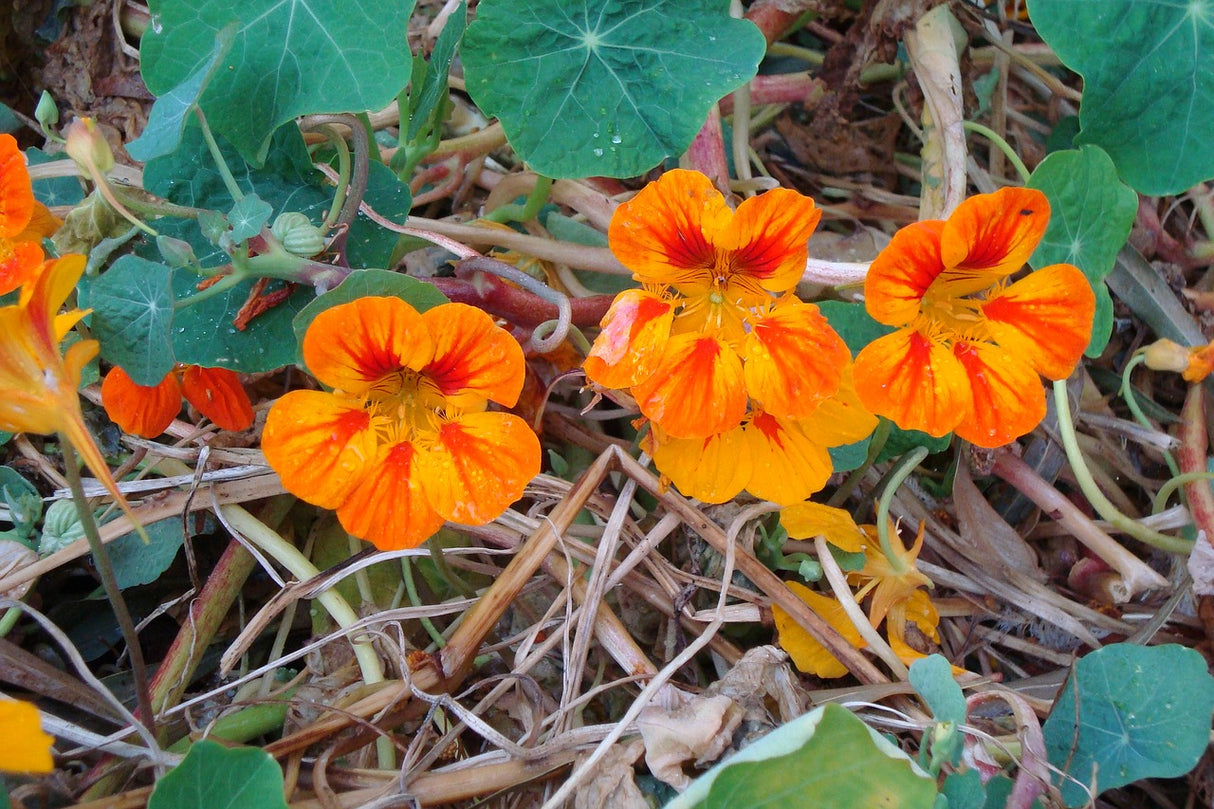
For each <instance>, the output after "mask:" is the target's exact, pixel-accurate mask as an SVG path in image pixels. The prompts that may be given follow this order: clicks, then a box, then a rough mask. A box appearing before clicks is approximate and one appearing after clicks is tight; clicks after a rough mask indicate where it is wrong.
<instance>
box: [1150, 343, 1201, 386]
mask: <svg viewBox="0 0 1214 809" xmlns="http://www.w3.org/2000/svg"><path fill="white" fill-rule="evenodd" d="M1143 360H1144V364H1145V365H1146V366H1147V367H1148V368H1150V369H1151V370H1153V371H1173V372H1175V373H1178V374H1180V375H1181V376H1182V377H1183V378H1184V381H1185V382H1188V383H1190V384H1192V383H1196V382H1201V381H1203V380H1204V379H1205V378H1206V377H1207V376H1209V375H1210V374H1211V373H1212V372H1214V343H1208V344H1206V345H1204V346H1193V347H1191V348H1185V347H1184V346H1182V345H1180V344H1179V343H1175V342H1173V341H1171V340H1169V339H1167V338H1166V337H1164V338H1161V339H1159V340H1156V341H1155V342H1153V343H1151V344H1150V345H1149V346H1147V347H1146V348H1145V349H1143Z"/></svg>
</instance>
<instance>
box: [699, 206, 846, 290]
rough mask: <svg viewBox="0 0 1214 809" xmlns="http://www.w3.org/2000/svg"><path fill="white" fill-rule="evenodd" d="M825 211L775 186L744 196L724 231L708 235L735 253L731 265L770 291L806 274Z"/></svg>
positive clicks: (792, 284)
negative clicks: (813, 238)
mask: <svg viewBox="0 0 1214 809" xmlns="http://www.w3.org/2000/svg"><path fill="white" fill-rule="evenodd" d="M821 218H822V211H821V210H820V209H818V208H817V207H816V206H815V205H814V201H813V200H812V199H810V198H809V197H807V196H804V195H802V194H799V193H797V192H796V191H793V190H792V189H790V188H776V189H773V190H771V191H768V192H766V193H763V194H760V195H759V196H757V197H751V198H750V199H747V200H743V202H742V204H741V205H739V206H738V209H737V210H736V211H734V215H733V218H732V219H731V220H730V221H729V223H728V224H727V225H726V226H725V227H724V228H723V229H722V230H721V232H720V233H717V234H715V235H712V236H710V237H709V238H710V239H711V240H712V242H713V243H714V244H715V245H716V248H717V250H720V251H726V252H729V253H732V255H731V256H730V258H729V265H730V268H731V269H732V270H733V272H735V273H739V274H743V275H745V276H748V277H749V278H751V279H753V280H754V281H756V282H757V283H758V284H759V286H761V287H762V288H763V289H766V290H768V291H769V292H776V293H784V292H788V291H790V290H792V289H793V287H795V286H796V285H797V282H798V281H800V280H801V276H802V275H803V274H804V273H805V260H806V258H808V256H809V247H808V243H809V237H810V235H811V234H812V233H813V232H814V228H816V227H817V226H818V220H820V219H821Z"/></svg>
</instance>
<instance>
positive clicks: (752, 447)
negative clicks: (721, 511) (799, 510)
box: [742, 412, 833, 506]
mask: <svg viewBox="0 0 1214 809" xmlns="http://www.w3.org/2000/svg"><path fill="white" fill-rule="evenodd" d="M742 434H743V437H744V439H745V442H744V446H743V452H745V453H746V454H747V455H749V456H750V457H751V458H753V459H754V461H753V464H754V471H752V472H751V474H750V481H749V482H748V483H747V484H746V491H748V492H750V493H751V494H753V495H754V496H755V497H758V498H759V499H761V500H770V501H772V502H773V503H779V504H780V505H782V506H787V505H791V504H793V503H797V502H800V501H801V500H805V499H806V498H808V497H809V496H810V495H811V494H813V493H814V492H816V491H820V490H821V489H822V487H823V486H825V485H826V481H827V479H828V478H830V473H831V471H832V469H833V467H832V466H831V462H830V455H829V453H827V451H826V447H825V446H823V445H822V444H820V443H818V442H817V441H816V440H815V439H813V438H810V437H809V435H808V434H806V432H805V431H804V430H803V429H801V425H800V423H799V422H796V421H791V420H788V419H779V418H776V417H775V416H773V415H771V414H770V413H763V412H759V413H756V414H755V416H754V418H753V419H752V420H751V422H750V423H749V424H747V425H746V426H745V427H743V428H742Z"/></svg>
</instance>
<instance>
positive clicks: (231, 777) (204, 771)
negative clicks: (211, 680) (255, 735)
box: [148, 739, 287, 809]
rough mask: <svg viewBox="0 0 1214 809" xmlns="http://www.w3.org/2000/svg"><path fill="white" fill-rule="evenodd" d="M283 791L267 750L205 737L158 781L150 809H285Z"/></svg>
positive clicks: (150, 799) (285, 803)
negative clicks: (250, 808) (214, 740)
mask: <svg viewBox="0 0 1214 809" xmlns="http://www.w3.org/2000/svg"><path fill="white" fill-rule="evenodd" d="M282 790H283V783H282V770H280V769H279V768H278V764H276V763H275V762H274V759H273V757H271V756H270V754H269V753H266V752H264V751H262V750H258V749H256V748H253V747H235V748H227V747H224V746H223V745H222V744H219V743H218V742H212V741H209V740H207V739H203V740H202V741H200V742H195V743H194V744H193V745H192V746H191V747H190V752H188V753H186V757H185V758H184V759H182V761H181V763H180V764H178V765H177V767H176V769H174V770H173V771H172V772H170V773H169V774H168V775H166V776H165V777H164V778H161V779H160V781H158V782H157V784H156V788H155V789H154V790H152V797H151V798H149V799H148V809H247V808H248V807H257V809H287V802H286V800H285V799H284V798H283V794H282Z"/></svg>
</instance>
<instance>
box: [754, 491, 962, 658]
mask: <svg viewBox="0 0 1214 809" xmlns="http://www.w3.org/2000/svg"><path fill="white" fill-rule="evenodd" d="M780 523H781V524H782V525H783V526H784V530H786V531H787V532H788V535H789V536H790V537H792V538H794V539H812V538H813V537H817V536H824V537H826V539H827V541H829V542H830V543H831V544H832V545H834V546H835V547H837V548H839V549H841V550H844V551H847V552H849V553H863V554H864V567H862V568H861V569H860V570H858V571H855V572H853V573H849V574H848V575H847V580H848V583H849V584H851V585H852V586H853V587H856V588H857V589H856V591H855V598H856V601H857V602H859V603H863V602H864V601H865V600H866V599H867V600H868V610H867V614H868V619H869V623H871V624H872V626H873V628H874V629H876V628H878V627H879V626H880V625H881V623H882V622H885V631H886V636H887V638H888V639H889V645H890V648H891V649H892V650H893V651H894V654H896V655H897V656H898V659H900V660H901V661H902V662H903V663H906V664H908V665H909V664H910V663H913V662H914V661H915V660H918V659H919V658H921V657H923V656H924V655H923V654H922V653H921V652H918V651H916V650H915V649H912V648H911V647H910V646H909V645H908V644H907V642H906V625H907V622H908V621H909V622H911V623H913V624H914V625H915V626H916V627H918V629H919V631H920V632H922V633H923V634H924V635H925V636H927V637H928V638H929V639H930V640H932V641H933V642H936V643H938V642H939V641H940V637H939V634H938V633H937V631H936V627H937V626H938V625H939V623H940V614H939V613H938V612H937V610H936V605H935V604H933V603H932V601H931V598H930V597H928V594H927V592H926V590H925V589H924V588H927V587H931V586H932V581H931V579H929V578H928V577H927V576H925V575H924V574H923V573H921V572H920V571H919V570H918V569H917V568H916V567H915V560H916V559H918V557H919V551H920V550H922V548H923V528H922V527H920V529H919V533H918V535H917V536H916V537H915V543H914V545H913V546H912V547H911V548H910V550H907V549H906V548H904V547H902V544H901V542H899V541H898V539H897V528H896V527H895V526H894V525H893V524H891V525H890V526H889V530H890V532H891V533H890V539H891V542H890V545H891V551H892V556H893V558H890V557H887V556H886V555H885V553H884V552H883V551H882V550H881V543H880V540H879V538H878V536H877V527H876V526H875V525H865V526H857V525H856V523H855V521H854V520H852V518H851V515H850V514H848V513H847V512H846V511H843V510H842V509H837V508H830V507H829V506H823V505H819V504H817V503H808V502H807V503H798V504H796V505H794V506H790V507H788V508H786V509H784V511H783V512H782V513H781V516H780ZM788 586H789V587H790V588H791V589H792V590H793V592H795V593H796V594H797V596H798V597H799V598H800V599H801V600H802V601H804V602H805V603H806V604H808V605H809V606H810V608H811V609H813V611H814V612H816V613H817V614H818V615H819V616H820V617H821V618H822V619H823V620H824V621H826V622H827V623H829V624H830V625H831V626H833V627H834V628H835V629H836V630H837V631H838V632H839V634H841V635H842V636H843V637H844V639H846V640H847V641H848V642H849V643H852V644H853V645H854V646H855V647H856V648H857V649H863V648H864V646H865V645H866V644H865V643H864V641H863V639H862V638H861V637H860V633H859V631H857V629H856V628H855V626H853V625H852V623H851V621H850V620H849V619H848V617H847V614H846V613H845V612H844V611H843V607H842V605H840V604H839V602H838V601H837V600H835V599H834V598H833V597H830V596H827V595H822V594H820V593H816V592H814V591H813V590H810V589H809V588H807V587H805V586H803V585H801V584H798V583H796V582H789V583H788ZM772 612H773V617H774V619H775V624H776V630H777V632H778V633H779V642H780V646H781V647H782V648H783V649H784V650H785V651H786V652H788V653H789V656H790V657H792V659H793V663H795V664H796V666H797V668H799V669H801V670H802V671H805V672H809V673H811V674H816V675H817V676H819V677H827V678H830V677H842V676H843V675H844V674H846V673H847V670H846V668H844V666H843V664H842V663H840V662H839V661H838V660H837V659H835V657H834V656H833V655H831V654H830V652H828V651H827V650H826V648H825V647H823V646H822V644H820V643H818V642H817V641H816V640H814V638H812V637H811V636H810V635H809V633H807V632H806V631H805V630H804V629H802V628H801V627H800V626H799V625H798V624H797V623H796V622H795V621H793V620H792V618H791V617H790V616H789V615H788V614H787V613H785V612H784V611H783V610H781V609H780V608H779V607H778V606H776V605H774V604H773V605H772Z"/></svg>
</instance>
